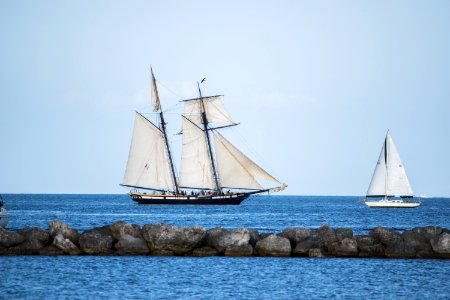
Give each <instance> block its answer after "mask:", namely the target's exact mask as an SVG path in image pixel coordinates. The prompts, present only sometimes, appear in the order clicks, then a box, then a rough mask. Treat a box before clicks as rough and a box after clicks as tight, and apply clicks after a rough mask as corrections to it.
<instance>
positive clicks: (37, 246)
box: [8, 227, 50, 255]
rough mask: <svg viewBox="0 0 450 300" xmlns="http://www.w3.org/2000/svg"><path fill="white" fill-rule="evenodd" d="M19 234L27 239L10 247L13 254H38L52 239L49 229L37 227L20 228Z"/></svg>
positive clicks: (9, 250)
mask: <svg viewBox="0 0 450 300" xmlns="http://www.w3.org/2000/svg"><path fill="white" fill-rule="evenodd" d="M19 234H20V235H22V236H23V237H24V238H25V241H24V242H23V243H21V244H19V245H17V246H15V247H10V248H9V249H8V252H9V253H10V254H12V255H37V254H39V251H40V250H41V249H42V248H44V247H45V246H47V245H48V242H49V239H50V234H49V233H48V232H47V231H45V230H42V229H40V228H36V227H30V228H24V229H22V230H19Z"/></svg>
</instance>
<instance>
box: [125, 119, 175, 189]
mask: <svg viewBox="0 0 450 300" xmlns="http://www.w3.org/2000/svg"><path fill="white" fill-rule="evenodd" d="M123 184H124V185H128V186H135V187H143V188H150V189H161V190H172V191H173V190H175V187H174V182H173V179H172V176H171V171H170V167H169V163H168V158H167V152H166V149H165V144H164V137H163V134H162V132H161V131H160V130H159V129H158V128H157V127H156V126H155V125H153V123H151V122H150V121H149V120H147V119H146V118H145V117H143V116H142V115H141V114H139V113H136V118H135V122H134V130H133V138H132V141H131V147H130V153H129V155H128V162H127V167H126V170H125V176H124V179H123Z"/></svg>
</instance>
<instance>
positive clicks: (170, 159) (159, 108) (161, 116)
mask: <svg viewBox="0 0 450 300" xmlns="http://www.w3.org/2000/svg"><path fill="white" fill-rule="evenodd" d="M150 72H151V73H152V88H153V91H154V94H155V97H156V98H157V99H155V100H156V111H158V110H159V118H160V122H161V124H160V127H161V130H162V132H163V135H164V144H165V145H166V150H167V155H168V156H169V163H170V171H171V173H172V179H173V183H174V184H175V192H176V193H177V194H179V193H180V191H179V187H178V181H177V177H176V175H175V167H174V165H173V160H172V152H171V151H170V146H169V140H168V139H167V132H166V122H165V121H164V114H163V111H162V108H161V102H160V101H159V94H158V88H157V87H156V80H155V75H153V69H152V67H150Z"/></svg>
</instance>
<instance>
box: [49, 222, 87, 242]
mask: <svg viewBox="0 0 450 300" xmlns="http://www.w3.org/2000/svg"><path fill="white" fill-rule="evenodd" d="M48 228H49V231H50V235H51V236H52V237H55V236H57V235H58V234H61V235H62V236H63V237H64V238H65V239H69V240H71V241H72V242H73V243H78V240H79V239H80V234H79V233H78V231H76V230H75V229H73V228H72V227H70V226H69V225H67V224H65V223H63V222H60V221H57V220H55V221H51V222H49V223H48Z"/></svg>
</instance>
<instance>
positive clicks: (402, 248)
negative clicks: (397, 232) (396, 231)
mask: <svg viewBox="0 0 450 300" xmlns="http://www.w3.org/2000/svg"><path fill="white" fill-rule="evenodd" d="M384 254H385V255H386V257H389V258H413V257H415V256H416V251H415V250H414V249H412V248H409V247H407V246H406V245H405V242H404V241H403V240H397V241H395V242H390V243H388V244H387V245H386V249H385V250H384Z"/></svg>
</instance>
